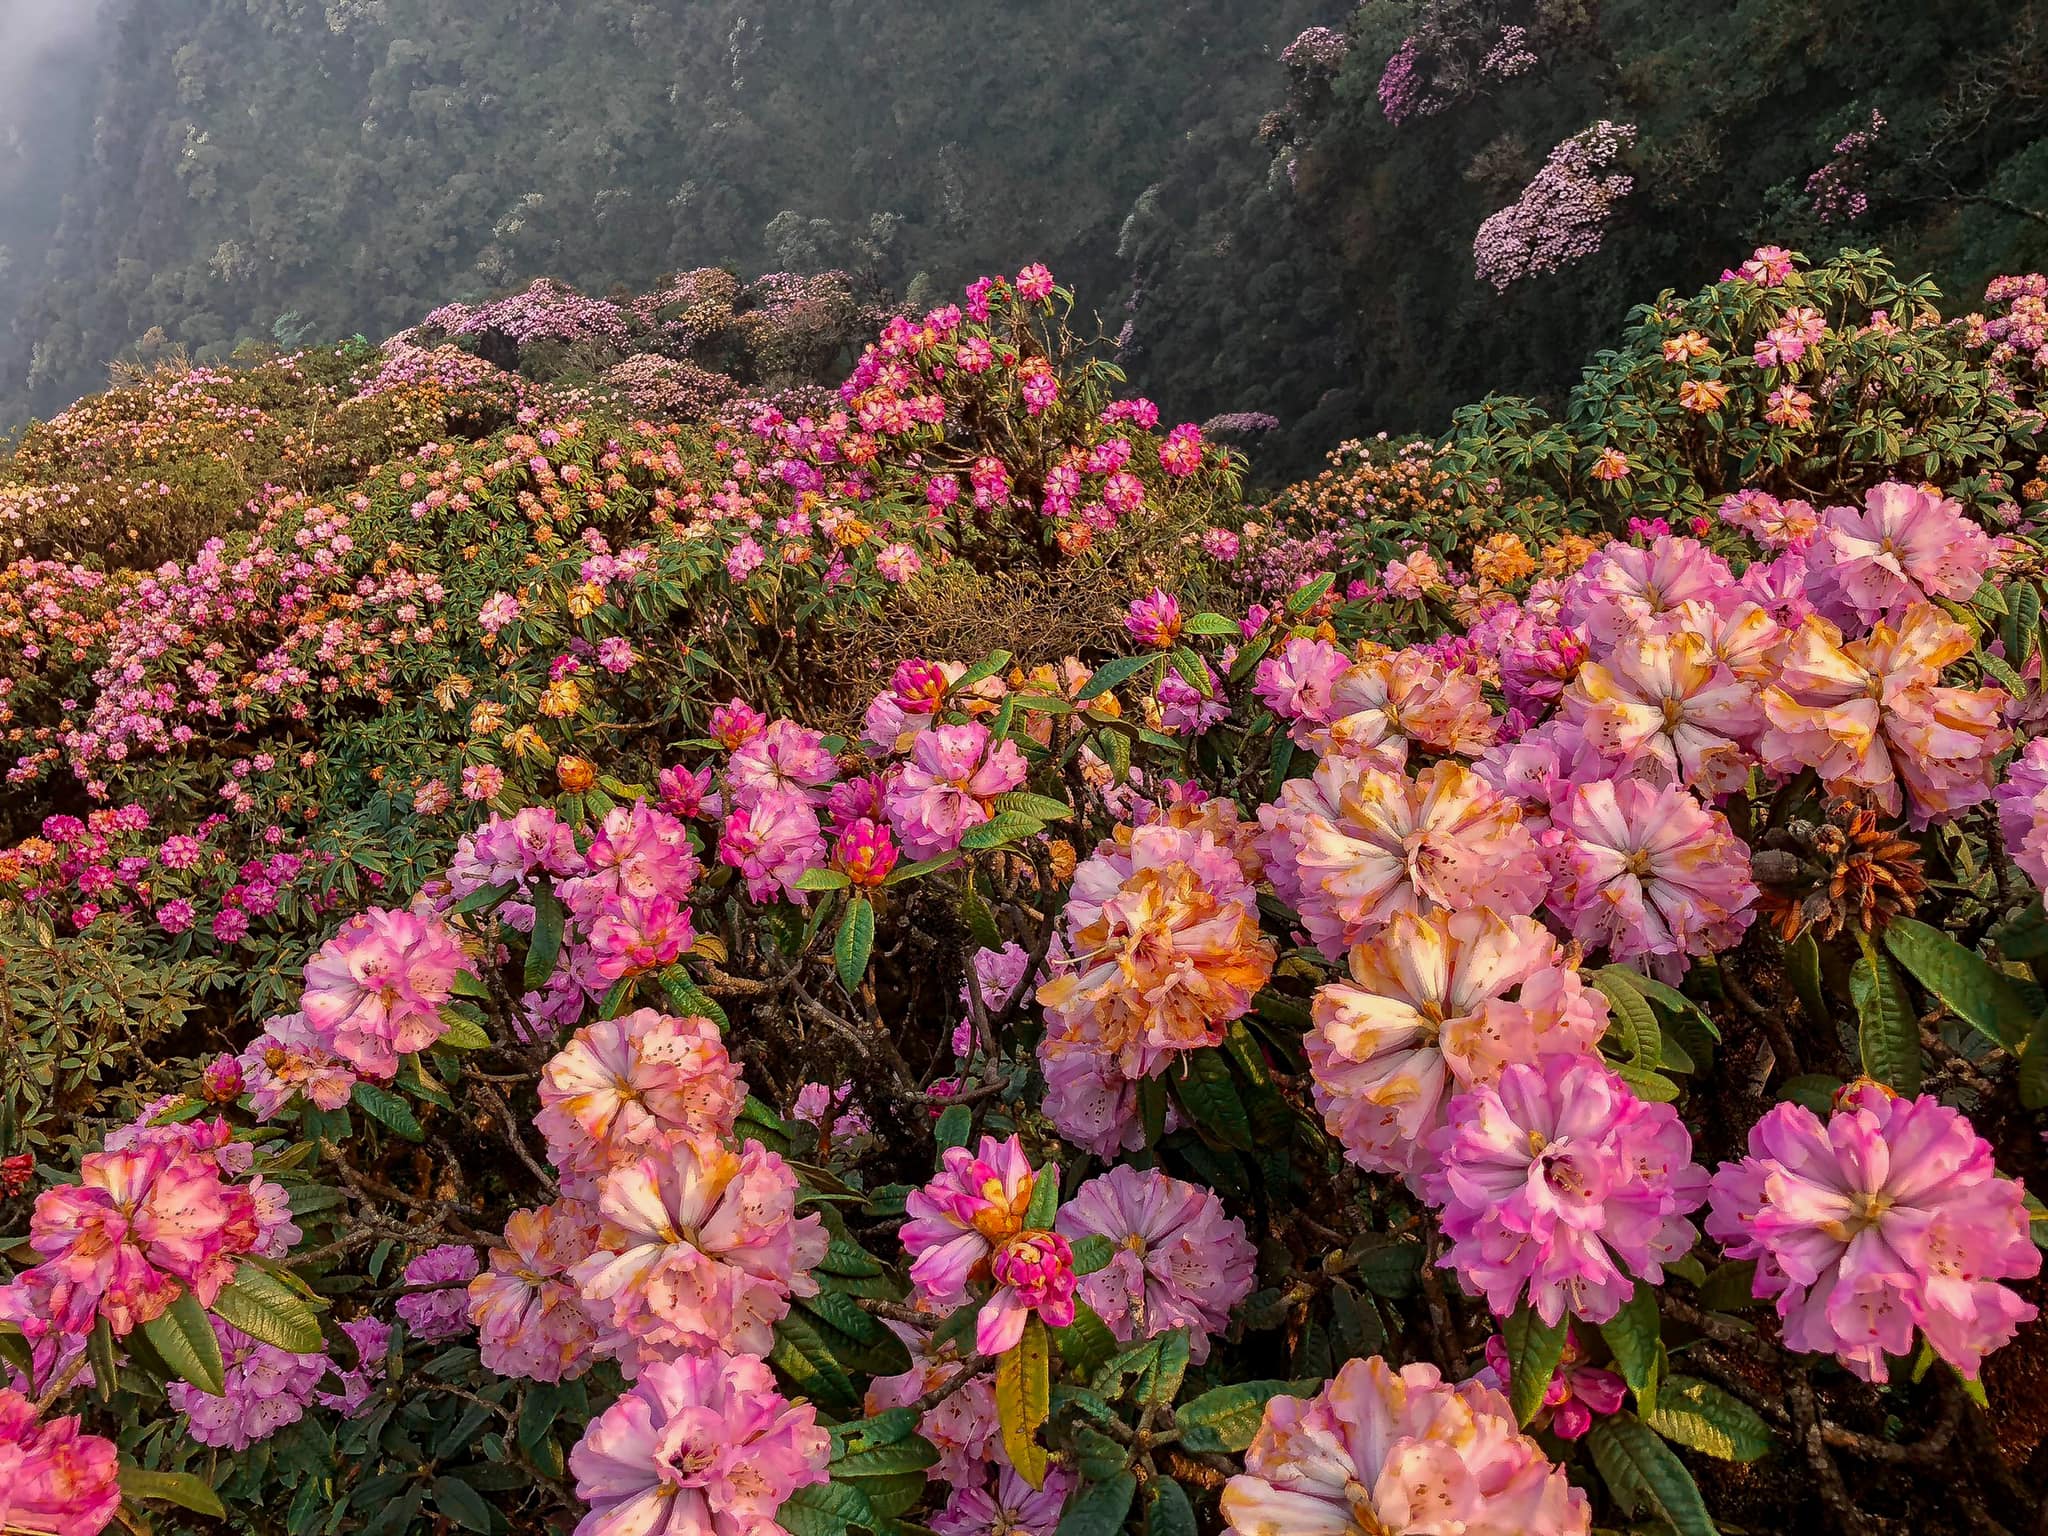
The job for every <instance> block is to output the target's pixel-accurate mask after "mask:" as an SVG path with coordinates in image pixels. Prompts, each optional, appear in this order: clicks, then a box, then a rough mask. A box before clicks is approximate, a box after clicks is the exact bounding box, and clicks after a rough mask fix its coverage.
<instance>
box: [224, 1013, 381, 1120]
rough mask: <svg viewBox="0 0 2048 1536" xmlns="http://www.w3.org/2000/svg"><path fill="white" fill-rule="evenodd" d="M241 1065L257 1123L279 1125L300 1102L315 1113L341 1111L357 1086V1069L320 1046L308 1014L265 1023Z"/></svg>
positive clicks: (243, 1081)
mask: <svg viewBox="0 0 2048 1536" xmlns="http://www.w3.org/2000/svg"><path fill="white" fill-rule="evenodd" d="M237 1061H238V1064H239V1065H240V1067H241V1070H242V1083H243V1086H244V1088H246V1089H247V1091H248V1093H249V1096H250V1105H249V1107H250V1109H251V1110H252V1111H253V1112H254V1114H255V1116H256V1118H257V1119H258V1120H275V1119H276V1118H277V1117H278V1116H279V1115H280V1114H282V1113H283V1112H284V1111H285V1110H286V1109H287V1108H289V1107H290V1106H291V1104H292V1103H293V1102H294V1101H295V1100H297V1099H300V1098H304V1099H305V1101H306V1102H307V1103H309V1104H311V1105H312V1106H313V1107H314V1108H315V1109H340V1108H342V1107H343V1106H344V1105H346V1104H347V1103H348V1101H349V1095H350V1094H351V1093H352V1092H353V1091H354V1089H355V1085H356V1071H355V1068H354V1067H352V1066H350V1065H349V1064H348V1063H347V1062H345V1061H343V1060H342V1059H341V1058H340V1057H339V1056H336V1055H335V1054H334V1053H333V1052H332V1051H330V1050H328V1048H327V1047H326V1046H325V1045H324V1044H322V1043H321V1039H320V1036H319V1035H318V1034H317V1033H316V1032H315V1031H314V1029H313V1026H312V1025H310V1024H308V1023H307V1022H306V1016H305V1015H304V1014H303V1013H287V1014H281V1015H279V1016H278V1017H276V1018H274V1019H267V1020H265V1021H264V1025H263V1033H262V1034H260V1035H258V1036H257V1037H256V1038H255V1039H254V1040H252V1041H250V1042H249V1044H248V1046H247V1047H246V1048H245V1049H244V1050H243V1052H242V1054H241V1056H240V1057H238V1058H237Z"/></svg>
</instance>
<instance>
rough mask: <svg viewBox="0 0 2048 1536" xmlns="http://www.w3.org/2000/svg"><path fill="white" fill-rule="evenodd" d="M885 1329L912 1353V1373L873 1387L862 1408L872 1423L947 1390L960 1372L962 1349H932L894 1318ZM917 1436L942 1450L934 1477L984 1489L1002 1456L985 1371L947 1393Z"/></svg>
mask: <svg viewBox="0 0 2048 1536" xmlns="http://www.w3.org/2000/svg"><path fill="white" fill-rule="evenodd" d="M883 1324H884V1326H885V1327H887V1328H888V1329H889V1331H890V1332H891V1333H893V1334H895V1335H896V1337H897V1338H899V1339H901V1340H902V1341H903V1343H904V1345H905V1347H906V1348H908V1349H909V1351H910V1369H909V1370H907V1371H904V1372H902V1373H901V1374H900V1375H896V1376H877V1377H876V1378H875V1379H874V1381H873V1382H872V1383H870V1384H869V1386H868V1390H867V1399H866V1402H865V1403H864V1404H863V1407H864V1408H865V1410H866V1413H867V1416H868V1417H869V1418H873V1417H874V1416H875V1415H877V1414H881V1413H887V1412H888V1411H889V1410H890V1409H892V1408H907V1407H909V1406H910V1405H911V1404H912V1403H914V1402H916V1401H917V1400H918V1399H919V1398H921V1397H923V1396H924V1395H925V1394H926V1393H927V1392H933V1391H936V1390H937V1389H938V1388H940V1387H943V1386H945V1385H946V1383H948V1382H949V1381H951V1380H952V1379H953V1378H954V1377H955V1376H957V1375H959V1373H960V1370H961V1361H960V1346H959V1345H958V1344H952V1343H948V1344H944V1345H938V1346H934V1345H933V1344H932V1342H931V1339H930V1336H929V1335H928V1334H924V1333H920V1332H919V1331H918V1330H916V1329H915V1328H912V1327H911V1326H910V1325H909V1324H907V1323H899V1322H897V1321H895V1320H894V1319H893V1318H885V1319H884V1320H883ZM918 1433H919V1434H921V1435H923V1436H924V1437H925V1439H927V1440H929V1441H931V1443H932V1444H933V1445H935V1446H937V1447H938V1450H939V1459H938V1461H937V1462H936V1463H934V1464H933V1466H932V1467H931V1469H930V1474H929V1475H930V1476H932V1477H935V1478H938V1479H939V1480H940V1481H942V1482H948V1483H952V1484H953V1485H954V1486H956V1487H961V1488H978V1487H980V1486H981V1484H982V1483H983V1481H984V1480H985V1479H986V1478H987V1476H988V1468H989V1467H990V1466H991V1465H993V1464H995V1463H997V1462H998V1461H1000V1459H1001V1456H1002V1449H1001V1447H1002V1419H1001V1415H1000V1414H999V1413H998V1412H997V1409H996V1384H995V1378H994V1377H993V1376H992V1375H991V1374H990V1373H988V1372H987V1371H982V1372H980V1373H978V1374H977V1375H975V1376H974V1377H973V1378H972V1379H971V1380H969V1381H968V1382H967V1384H966V1385H964V1386H962V1387H959V1388H956V1389H955V1390H954V1391H952V1392H949V1393H948V1394H947V1395H946V1396H945V1398H944V1399H943V1400H941V1401H940V1402H939V1404H938V1405H937V1406H936V1407H932V1408H927V1409H926V1410H925V1411H924V1415H923V1417H922V1418H920V1419H919V1421H918Z"/></svg>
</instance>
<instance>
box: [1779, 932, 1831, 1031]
mask: <svg viewBox="0 0 2048 1536" xmlns="http://www.w3.org/2000/svg"><path fill="white" fill-rule="evenodd" d="M1785 973H1786V974H1787V975H1788V976H1790V977H1791V978H1792V990H1793V991H1794V992H1796V993H1797V994H1798V995H1799V1001H1800V1004H1801V1005H1802V1006H1803V1007H1804V1008H1805V1009H1806V1018H1807V1022H1808V1023H1810V1024H1811V1025H1813V1027H1814V1028H1815V1029H1819V1030H1825V1029H1827V1027H1828V1005H1827V999H1826V998H1825V997H1824V996H1823V994H1822V992H1821V989H1820V946H1819V945H1817V944H1815V943H1814V942H1813V935H1812V933H1810V932H1808V933H1802V934H1800V935H1799V937H1798V938H1796V939H1794V940H1793V941H1792V942H1791V943H1790V944H1787V945H1786V946H1785Z"/></svg>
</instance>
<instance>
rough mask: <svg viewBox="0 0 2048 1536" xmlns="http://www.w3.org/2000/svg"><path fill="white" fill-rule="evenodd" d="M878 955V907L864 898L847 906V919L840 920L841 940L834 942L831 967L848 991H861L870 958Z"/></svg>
mask: <svg viewBox="0 0 2048 1536" xmlns="http://www.w3.org/2000/svg"><path fill="white" fill-rule="evenodd" d="M874 952H875V907H874V903H873V902H871V901H869V900H868V899H867V897H865V896H856V897H854V898H853V900H852V901H850V902H848V903H847V906H846V916H844V917H842V918H841V919H840V920H839V937H838V938H836V939H834V940H833V941H832V964H833V967H834V968H835V969H836V970H837V971H838V972H839V984H840V985H841V986H843V987H845V988H846V990H847V991H848V992H858V991H859V990H860V981H861V978H862V977H863V976H865V975H867V973H868V957H869V956H870V955H872V954H873V953H874Z"/></svg>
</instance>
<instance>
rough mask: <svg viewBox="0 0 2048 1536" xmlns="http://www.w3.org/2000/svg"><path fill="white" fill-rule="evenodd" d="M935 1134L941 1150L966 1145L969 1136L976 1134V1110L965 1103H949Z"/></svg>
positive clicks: (940, 1117) (940, 1118)
mask: <svg viewBox="0 0 2048 1536" xmlns="http://www.w3.org/2000/svg"><path fill="white" fill-rule="evenodd" d="M933 1134H934V1135H935V1136H936V1137H937V1138H938V1143H939V1150H940V1151H941V1152H944V1151H946V1150H947V1149H948V1148H951V1147H964V1146H966V1145H967V1138H968V1137H969V1136H971V1135H973V1134H974V1111H973V1110H971V1109H969V1108H968V1107H967V1106H966V1105H965V1104H948V1105H947V1106H946V1112H945V1113H944V1114H942V1115H940V1116H939V1123H938V1125H937V1127H936V1128H935V1130H934V1132H933Z"/></svg>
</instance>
